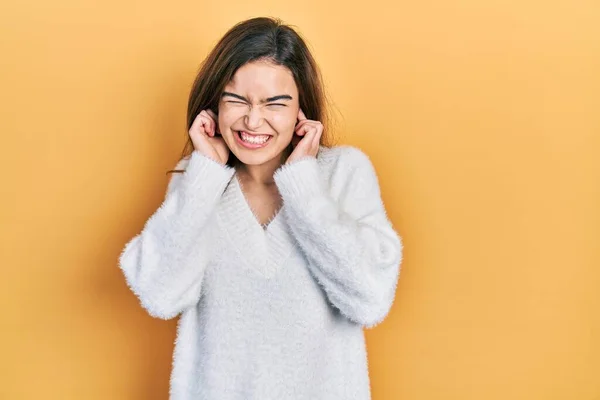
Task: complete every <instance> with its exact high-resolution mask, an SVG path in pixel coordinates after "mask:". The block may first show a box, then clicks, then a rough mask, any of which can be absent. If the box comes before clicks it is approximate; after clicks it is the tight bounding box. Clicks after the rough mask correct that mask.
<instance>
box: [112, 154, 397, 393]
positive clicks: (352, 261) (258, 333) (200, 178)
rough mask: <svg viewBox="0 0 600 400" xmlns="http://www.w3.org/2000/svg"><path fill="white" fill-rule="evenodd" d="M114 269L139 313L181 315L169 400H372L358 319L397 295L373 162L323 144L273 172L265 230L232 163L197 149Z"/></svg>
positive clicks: (366, 321)
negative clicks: (274, 200) (276, 202)
mask: <svg viewBox="0 0 600 400" xmlns="http://www.w3.org/2000/svg"><path fill="white" fill-rule="evenodd" d="M177 167H178V168H180V169H185V172H184V173H183V174H177V175H174V176H173V178H172V179H171V181H170V182H169V185H168V189H167V195H166V198H165V200H164V202H163V204H162V205H161V206H160V207H159V208H158V210H156V212H155V213H154V214H153V215H152V216H151V217H150V218H149V219H148V221H147V222H146V224H145V226H144V229H143V230H142V232H141V233H140V234H139V235H137V236H135V237H134V238H133V239H132V240H131V241H130V242H129V243H127V245H126V246H125V248H124V250H123V252H122V254H121V256H120V260H119V261H120V267H121V269H122V270H123V273H124V274H125V278H126V280H127V283H128V285H129V286H130V288H131V289H132V291H133V292H134V293H135V294H136V295H137V296H138V297H139V299H140V301H141V304H142V305H143V307H144V308H146V309H147V310H148V312H149V313H150V314H151V315H153V316H155V317H159V318H164V319H169V318H173V317H175V316H177V315H179V314H181V317H180V320H179V324H178V329H177V339H176V342H175V350H174V355H173V369H172V372H171V387H170V398H171V399H173V400H192V399H194V400H204V399H206V400H229V399H231V400H271V399H273V400H287V399H289V400H302V399H307V400H316V399H340V400H341V399H344V400H346V399H357V400H365V399H369V398H370V387H369V376H368V369H367V353H366V348H365V341H364V335H363V329H362V328H363V327H372V326H374V325H376V324H378V323H379V322H381V321H382V320H383V319H384V318H385V316H386V315H387V313H388V312H389V310H390V307H391V305H392V302H393V300H394V294H395V291H396V285H397V280H398V273H399V266H400V261H401V257H402V245H401V241H400V238H399V237H398V235H397V234H396V232H395V231H394V230H393V228H392V226H391V224H390V222H389V220H388V218H387V216H386V212H385V209H384V206H383V204H382V201H381V197H380V191H379V185H378V182H377V176H376V173H375V171H374V169H373V166H372V164H371V162H370V161H369V159H368V157H367V156H366V155H365V154H364V153H362V152H361V151H360V150H358V149H356V148H354V147H348V146H343V147H342V146H340V147H333V148H325V147H321V148H320V150H319V155H318V156H317V158H312V157H307V158H304V159H302V160H299V161H296V162H294V163H292V164H289V165H284V166H282V167H280V168H279V169H278V170H277V171H276V173H275V176H274V178H275V183H276V184H277V187H278V189H279V192H280V194H281V196H282V198H283V206H282V208H281V209H280V211H279V212H278V213H277V215H276V216H275V217H274V218H273V219H272V220H271V221H270V223H269V224H268V226H267V227H266V228H263V227H262V226H261V225H260V224H259V222H258V221H257V219H256V218H255V216H254V214H253V212H252V210H251V209H250V207H249V205H248V203H247V202H246V200H245V197H244V194H243V192H242V190H241V187H240V184H239V181H238V179H237V178H236V176H235V170H234V169H233V168H230V167H225V166H222V165H220V164H218V163H216V162H214V161H212V160H211V159H209V158H207V157H205V156H202V155H201V154H200V153H198V152H195V151H194V152H193V153H192V155H191V157H190V158H189V159H187V160H185V159H184V160H181V161H180V162H179V163H178V164H177Z"/></svg>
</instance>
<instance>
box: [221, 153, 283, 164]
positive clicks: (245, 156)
mask: <svg viewBox="0 0 600 400" xmlns="http://www.w3.org/2000/svg"><path fill="white" fill-rule="evenodd" d="M261 150H263V151H257V150H246V149H236V150H235V151H232V153H233V155H235V157H236V158H237V159H238V160H239V161H240V162H241V163H243V164H245V165H263V164H266V163H268V162H269V161H272V160H273V159H275V158H278V157H281V152H278V153H277V152H273V151H268V150H269V149H261Z"/></svg>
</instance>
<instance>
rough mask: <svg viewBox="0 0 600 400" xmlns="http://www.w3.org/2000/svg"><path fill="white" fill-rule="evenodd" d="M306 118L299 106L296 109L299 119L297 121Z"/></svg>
mask: <svg viewBox="0 0 600 400" xmlns="http://www.w3.org/2000/svg"><path fill="white" fill-rule="evenodd" d="M306 119H308V118H306V115H304V112H303V111H302V109H301V108H300V109H299V110H298V120H299V121H304V120H306Z"/></svg>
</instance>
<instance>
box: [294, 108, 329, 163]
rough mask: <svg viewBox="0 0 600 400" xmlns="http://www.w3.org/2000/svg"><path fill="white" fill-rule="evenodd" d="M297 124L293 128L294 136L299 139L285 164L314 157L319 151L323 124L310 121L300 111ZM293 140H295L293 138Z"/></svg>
mask: <svg viewBox="0 0 600 400" xmlns="http://www.w3.org/2000/svg"><path fill="white" fill-rule="evenodd" d="M298 120H299V122H298V124H297V125H296V128H295V130H294V131H295V134H296V135H297V136H298V137H299V138H300V139H299V140H298V143H296V146H295V147H294V150H293V151H292V154H290V156H289V157H288V159H287V161H286V164H290V163H292V162H294V161H298V160H300V159H302V158H304V157H316V156H317V153H318V151H319V144H320V141H321V135H322V134H323V124H322V123H321V122H319V121H312V120H310V119H307V118H306V115H304V113H303V112H302V110H299V111H298ZM294 139H296V138H295V137H294Z"/></svg>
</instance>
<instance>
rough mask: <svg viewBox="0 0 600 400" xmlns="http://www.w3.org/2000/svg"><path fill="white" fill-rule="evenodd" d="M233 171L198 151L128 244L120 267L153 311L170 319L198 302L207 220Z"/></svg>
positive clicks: (152, 313)
mask: <svg viewBox="0 0 600 400" xmlns="http://www.w3.org/2000/svg"><path fill="white" fill-rule="evenodd" d="M186 163H188V161H187V160H181V161H180V162H179V163H178V164H177V167H176V168H178V169H181V167H182V166H184V165H185V164H186ZM233 172H234V170H233V168H230V167H226V166H223V165H221V164H219V163H217V162H215V161H213V160H211V159H210V158H207V157H205V156H203V155H201V154H200V153H198V152H196V151H194V152H193V153H192V155H191V157H190V158H189V163H188V164H187V168H185V172H183V173H182V174H174V175H173V177H172V178H171V180H170V181H169V184H168V186H167V193H166V196H165V199H164V201H163V203H162V204H161V205H160V207H159V208H158V209H157V210H156V211H155V212H154V214H153V215H152V216H151V217H150V218H149V219H148V220H147V221H146V223H145V225H144V228H143V230H142V232H141V233H139V234H138V235H137V236H135V237H134V238H133V239H131V241H130V242H129V243H127V244H126V245H125V248H124V249H123V251H122V252H121V255H120V257H119V267H120V268H121V270H122V271H123V274H124V275H125V279H126V281H127V284H128V286H129V287H130V288H131V290H132V291H133V292H134V293H135V295H136V296H137V297H138V298H139V299H140V302H141V304H142V306H143V307H144V308H145V309H146V310H147V311H148V312H149V314H150V315H152V316H154V317H157V318H162V319H170V318H173V317H175V316H176V315H178V314H179V313H180V312H182V311H183V310H184V309H186V308H188V307H190V306H192V305H194V304H196V303H197V302H198V300H199V298H200V287H201V284H202V279H203V276H204V270H205V267H206V264H207V262H208V261H209V259H208V258H209V249H208V248H207V247H208V246H206V245H205V243H206V240H204V237H205V236H206V232H205V231H206V229H205V225H206V223H207V221H208V219H209V217H210V216H211V214H212V213H213V210H214V209H215V206H216V205H217V203H218V200H219V198H220V196H221V194H222V193H223V191H224V189H225V187H226V185H227V183H228V182H229V180H230V179H231V177H232V176H233Z"/></svg>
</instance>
